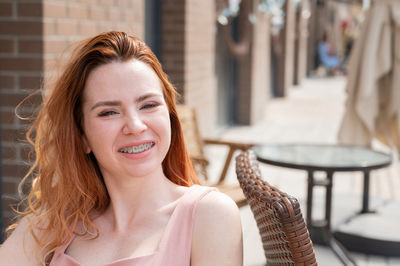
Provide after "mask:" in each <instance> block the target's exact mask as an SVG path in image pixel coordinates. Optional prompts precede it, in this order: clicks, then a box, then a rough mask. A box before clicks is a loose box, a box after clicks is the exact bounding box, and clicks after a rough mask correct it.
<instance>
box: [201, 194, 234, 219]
mask: <svg viewBox="0 0 400 266" xmlns="http://www.w3.org/2000/svg"><path fill="white" fill-rule="evenodd" d="M201 189H202V190H203V191H205V192H206V193H204V196H203V197H202V198H201V199H200V200H199V202H198V206H197V208H196V209H197V210H196V217H197V218H196V220H197V219H208V218H212V217H215V218H217V217H221V216H223V217H226V215H227V216H229V217H232V218H235V217H236V218H237V217H239V209H238V207H237V205H236V203H235V202H234V201H233V200H232V199H231V198H230V197H229V196H228V195H226V194H224V193H222V192H220V191H218V190H216V189H215V188H213V187H205V186H202V187H201Z"/></svg>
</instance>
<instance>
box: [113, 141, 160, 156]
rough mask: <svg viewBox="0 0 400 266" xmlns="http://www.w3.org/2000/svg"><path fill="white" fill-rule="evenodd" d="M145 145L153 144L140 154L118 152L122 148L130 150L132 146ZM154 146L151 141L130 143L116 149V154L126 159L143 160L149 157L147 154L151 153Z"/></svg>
mask: <svg viewBox="0 0 400 266" xmlns="http://www.w3.org/2000/svg"><path fill="white" fill-rule="evenodd" d="M146 143H154V145H153V146H152V147H150V148H149V149H148V150H146V151H144V152H141V153H124V152H120V150H121V149H123V148H130V147H132V146H138V145H141V144H146ZM155 146H156V142H155V141H153V140H145V141H140V142H131V143H129V144H125V145H124V146H121V147H120V148H118V153H119V154H120V155H122V156H123V157H125V158H128V159H135V160H137V159H143V158H145V157H147V156H149V154H150V153H151V152H152V151H153V148H154V147H155Z"/></svg>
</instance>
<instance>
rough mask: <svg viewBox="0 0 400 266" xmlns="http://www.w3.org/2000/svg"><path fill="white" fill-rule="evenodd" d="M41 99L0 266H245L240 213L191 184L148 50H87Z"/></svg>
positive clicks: (110, 37)
mask: <svg viewBox="0 0 400 266" xmlns="http://www.w3.org/2000/svg"><path fill="white" fill-rule="evenodd" d="M45 95H46V97H45V99H44V101H43V104H42V106H41V111H40V112H39V114H38V116H37V118H36V120H35V121H34V123H33V125H32V127H31V129H30V130H29V131H28V139H29V140H30V142H31V143H32V144H34V149H35V155H36V157H35V162H34V164H33V166H32V168H31V171H30V172H29V176H33V177H34V180H33V182H31V183H30V182H29V184H30V186H31V189H30V193H29V196H28V200H27V201H26V209H25V210H24V211H23V212H22V213H21V217H20V220H19V221H18V224H16V225H15V227H16V228H15V230H14V231H13V232H12V233H11V235H10V236H9V237H8V239H7V240H6V241H5V243H4V244H3V245H2V246H1V247H0V265H50V266H52V265H54V266H56V265H57V266H72V265H73V266H78V265H113V266H117V265H121V266H122V265H137V266H149V265H155V266H168V265H169V266H189V265H193V266H196V265H226V266H228V265H232V266H240V265H243V262H242V257H243V253H242V231H241V224H240V215H239V210H238V208H237V206H236V204H235V203H234V202H233V200H232V199H231V198H229V197H228V196H226V195H225V194H222V193H220V192H218V191H216V189H215V188H211V187H205V186H200V185H196V183H197V178H196V176H195V174H194V170H193V168H192V165H191V163H190V159H189V156H188V153H187V150H186V147H185V144H184V140H183V133H182V129H181V125H180V122H179V118H178V114H177V111H176V105H175V96H176V91H175V89H174V87H173V86H172V85H171V83H170V82H169V81H168V78H167V75H166V74H165V73H164V72H163V70H162V68H161V65H160V63H159V62H158V60H157V58H156V56H155V55H154V54H153V53H152V52H151V50H150V48H149V47H148V46H147V45H146V44H145V43H144V42H143V41H141V40H139V39H137V38H136V37H133V36H129V35H127V34H126V33H124V32H115V31H112V32H107V33H103V34H100V35H98V36H95V37H93V38H90V39H88V40H85V41H84V42H82V43H81V45H80V46H79V47H78V48H77V49H76V50H75V52H74V54H73V55H72V56H71V58H70V59H69V62H68V64H67V65H66V69H65V70H64V71H63V72H62V74H61V75H60V78H59V79H58V80H57V81H56V83H55V84H54V86H52V87H51V88H49V90H48V91H46V94H45Z"/></svg>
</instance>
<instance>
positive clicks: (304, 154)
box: [252, 144, 392, 265]
mask: <svg viewBox="0 0 400 266" xmlns="http://www.w3.org/2000/svg"><path fill="white" fill-rule="evenodd" d="M252 150H253V151H254V153H255V155H256V156H257V160H259V161H260V162H263V163H266V164H270V165H275V166H280V167H285V168H293V169H300V170H306V171H307V172H308V180H307V181H308V186H307V213H306V215H307V217H306V220H307V226H308V228H309V231H310V235H311V237H312V239H313V241H314V242H315V243H320V244H327V245H328V246H329V247H330V248H331V249H332V250H333V251H334V253H335V254H336V255H337V256H338V257H339V259H340V260H341V261H342V262H343V264H344V265H355V263H354V260H353V259H352V258H351V256H350V255H349V254H348V253H347V250H346V249H345V248H344V247H343V246H342V245H341V244H340V243H338V242H337V241H336V239H335V238H334V237H333V234H332V232H331V209H332V186H333V174H334V173H335V172H344V171H362V172H363V173H364V187H363V196H362V197H363V198H362V209H361V212H360V213H369V212H371V211H370V210H369V182H370V180H369V179H370V171H371V170H374V169H379V168H383V167H386V166H388V165H390V164H391V162H392V157H391V155H389V154H385V153H382V152H378V151H374V150H371V149H369V148H365V147H359V146H340V145H319V144H270V145H257V146H254V147H253V148H252ZM315 171H323V172H326V178H325V179H322V180H321V179H315V178H314V172H315ZM316 186H320V187H325V189H326V193H325V217H324V219H323V220H321V221H315V220H313V219H312V204H313V188H314V187H316Z"/></svg>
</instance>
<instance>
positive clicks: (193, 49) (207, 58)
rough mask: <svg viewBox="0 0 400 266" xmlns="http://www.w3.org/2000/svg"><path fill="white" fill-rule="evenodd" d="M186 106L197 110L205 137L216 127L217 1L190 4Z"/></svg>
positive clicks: (186, 43) (187, 11)
mask: <svg viewBox="0 0 400 266" xmlns="http://www.w3.org/2000/svg"><path fill="white" fill-rule="evenodd" d="M185 13H186V21H185V25H186V29H185V35H186V38H185V69H184V71H185V83H184V84H185V91H184V95H185V103H186V104H188V105H190V106H193V107H195V109H196V111H197V113H198V114H199V116H198V117H199V125H200V129H201V133H202V135H203V136H210V135H212V133H213V129H215V126H216V119H217V114H216V105H217V99H216V95H217V89H218V88H216V80H215V58H214V57H215V37H216V36H215V32H216V26H217V25H216V19H215V17H216V15H215V1H214V0H202V1H195V0H189V1H186V12H185Z"/></svg>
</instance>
